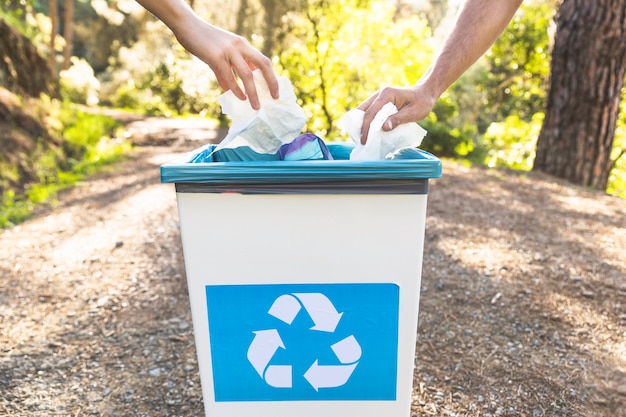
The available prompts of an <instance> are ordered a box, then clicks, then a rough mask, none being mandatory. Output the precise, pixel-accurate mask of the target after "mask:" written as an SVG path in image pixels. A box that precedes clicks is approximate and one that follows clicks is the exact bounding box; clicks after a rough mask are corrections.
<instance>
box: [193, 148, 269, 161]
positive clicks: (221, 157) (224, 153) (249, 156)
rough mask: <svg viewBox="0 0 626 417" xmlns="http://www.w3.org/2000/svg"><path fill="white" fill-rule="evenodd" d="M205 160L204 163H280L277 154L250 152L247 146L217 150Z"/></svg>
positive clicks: (250, 149)
mask: <svg viewBox="0 0 626 417" xmlns="http://www.w3.org/2000/svg"><path fill="white" fill-rule="evenodd" d="M205 158H206V159H207V161H206V162H211V160H212V161H213V162H236V161H239V162H242V161H280V156H279V155H278V154H277V153H260V152H256V151H254V150H252V148H250V147H249V146H239V147H237V148H222V149H218V150H215V151H213V152H210V156H207V157H205ZM209 158H210V159H209Z"/></svg>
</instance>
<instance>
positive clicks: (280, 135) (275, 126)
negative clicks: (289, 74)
mask: <svg viewBox="0 0 626 417" xmlns="http://www.w3.org/2000/svg"><path fill="white" fill-rule="evenodd" d="M252 74H253V76H254V83H255V85H256V89H257V93H258V95H259V101H260V102H261V108H260V109H259V110H254V109H253V108H252V106H251V105H250V101H249V100H246V101H241V100H240V99H238V98H237V97H236V96H235V94H233V92H232V91H230V90H229V91H227V92H225V93H224V94H222V95H221V96H220V97H219V99H218V101H219V103H220V105H221V106H222V112H223V113H224V114H226V115H228V116H229V117H230V119H231V126H230V129H229V130H228V134H227V135H226V137H225V138H224V139H223V140H222V141H221V142H220V143H219V145H217V147H216V148H215V151H217V150H220V149H224V148H237V147H240V146H248V147H250V148H251V149H252V150H254V151H255V152H258V153H268V154H273V153H275V152H277V151H278V148H280V146H281V145H283V144H285V143H290V142H291V141H293V140H294V139H295V138H296V137H298V135H299V134H300V132H301V131H302V128H303V127H304V125H305V124H306V115H305V114H304V110H302V108H301V107H300V106H299V105H298V103H297V102H296V95H295V94H294V92H293V87H292V86H291V82H290V81H289V79H287V78H286V77H277V78H278V85H279V95H280V97H279V98H278V99H274V98H272V96H271V94H270V91H269V88H268V86H267V82H266V81H265V79H264V78H263V74H262V73H261V71H260V70H258V69H257V70H254V72H253V73H252Z"/></svg>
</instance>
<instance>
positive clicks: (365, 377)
mask: <svg viewBox="0 0 626 417" xmlns="http://www.w3.org/2000/svg"><path fill="white" fill-rule="evenodd" d="M329 149H330V151H331V154H332V155H333V157H334V160H331V161H295V162H293V161H257V162H205V163H192V162H186V161H189V160H191V159H193V158H189V159H188V160H186V161H184V162H181V163H173V164H167V165H163V166H162V167H161V180H162V182H166V183H175V187H176V193H177V201H178V209H179V216H180V227H181V236H182V244H183V253H184V258H185V268H186V274H187V281H188V286H189V295H190V303H191V310H192V318H193V328H194V333H195V340H196V348H197V355H198V364H199V369H200V377H201V382H202V393H203V398H204V407H205V412H206V415H207V416H210V417H283V416H284V417H287V416H289V417H293V416H298V417H320V416H323V417H345V416H352V415H355V416H361V417H381V416H384V417H408V416H409V415H410V406H411V394H412V383H413V371H414V362H415V347H416V346H415V344H416V333H417V318H418V307H419V296H420V279H421V269H422V254H423V244H424V223H425V216H426V199H427V191H428V180H429V179H430V178H437V177H440V176H441V162H440V161H439V160H438V159H437V158H436V157H434V156H432V155H430V154H428V153H427V152H424V151H421V150H417V149H411V150H408V151H407V152H404V154H403V155H400V158H399V159H394V160H384V161H374V162H355V161H349V160H348V155H349V152H350V147H349V145H341V144H331V145H329ZM204 151H205V152H206V149H204Z"/></svg>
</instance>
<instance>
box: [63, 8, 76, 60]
mask: <svg viewBox="0 0 626 417" xmlns="http://www.w3.org/2000/svg"><path fill="white" fill-rule="evenodd" d="M63 19H64V20H63V25H64V26H65V27H64V29H63V37H64V38H65V48H64V49H63V67H62V68H63V69H64V70H66V69H68V68H69V67H70V57H71V56H72V46H73V38H74V0H65V15H64V16H63Z"/></svg>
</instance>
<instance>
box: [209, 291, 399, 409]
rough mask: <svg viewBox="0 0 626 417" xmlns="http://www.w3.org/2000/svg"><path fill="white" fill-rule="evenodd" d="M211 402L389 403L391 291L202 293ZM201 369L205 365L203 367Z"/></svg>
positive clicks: (394, 321) (393, 382)
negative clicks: (205, 319)
mask: <svg viewBox="0 0 626 417" xmlns="http://www.w3.org/2000/svg"><path fill="white" fill-rule="evenodd" d="M205 290H206V312H207V318H208V325H209V328H208V333H209V334H208V336H209V340H208V341H209V345H210V352H206V351H199V352H198V355H199V356H200V357H206V356H205V355H208V354H209V353H210V359H211V360H210V363H209V365H210V367H209V368H208V369H206V372H205V374H204V375H205V376H206V375H209V378H211V379H212V382H213V384H212V385H213V394H214V396H215V401H216V402H233V401H329V400H342V401H361V400H364V401H393V400H395V399H396V387H397V363H398V362H397V359H398V329H399V327H398V319H399V306H400V287H399V286H398V285H397V284H394V283H370V282H366V283H321V284H318V283H313V284H307V283H304V284H299V283H295V284H291V283H286V284H282V283H281V284H225V285H207V286H206V287H205ZM205 364H206V362H205Z"/></svg>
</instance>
